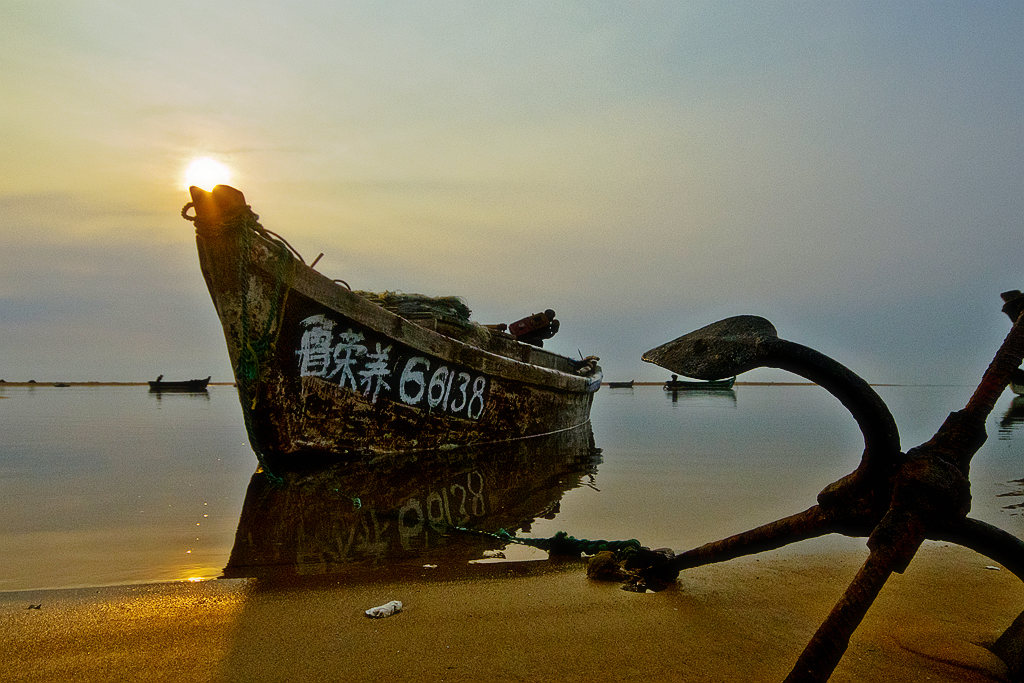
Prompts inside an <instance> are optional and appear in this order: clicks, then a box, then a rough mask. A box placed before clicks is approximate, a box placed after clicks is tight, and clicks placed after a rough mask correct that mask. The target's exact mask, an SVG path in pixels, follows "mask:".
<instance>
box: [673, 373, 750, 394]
mask: <svg viewBox="0 0 1024 683" xmlns="http://www.w3.org/2000/svg"><path fill="white" fill-rule="evenodd" d="M735 382H736V378H735V377H726V378H725V379H716V380H710V381H701V380H686V379H678V378H677V377H676V376H675V375H672V379H670V380H668V381H667V382H665V386H664V389H665V391H708V390H722V389H732V385H733V384H734V383H735Z"/></svg>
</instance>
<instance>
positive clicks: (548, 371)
mask: <svg viewBox="0 0 1024 683" xmlns="http://www.w3.org/2000/svg"><path fill="white" fill-rule="evenodd" d="M190 194H191V196H192V201H191V202H189V203H188V204H186V206H185V208H184V209H183V210H182V216H183V217H185V218H186V219H188V220H191V221H193V222H194V224H195V228H196V243H197V247H198V250H199V262H200V266H201V268H202V272H203V276H204V277H205V279H206V284H207V287H208V288H209V291H210V296H211V297H212V299H213V303H214V307H215V308H216V310H217V314H218V316H219V317H220V321H221V325H222V327H223V329H224V336H225V339H226V341H227V348H228V356H229V357H230V360H231V365H232V368H233V370H234V374H235V380H236V385H237V387H238V394H239V399H240V401H241V404H242V412H243V414H244V417H245V424H246V428H247V431H248V433H249V440H250V444H251V445H252V447H253V449H254V450H255V451H256V455H257V457H259V458H260V462H261V463H263V464H264V465H265V466H269V467H270V468H271V469H276V468H281V467H285V468H287V467H290V466H292V465H296V466H297V465H299V464H305V463H306V462H308V461H309V460H310V458H311V457H312V458H315V459H321V460H322V458H324V457H327V458H331V459H338V458H345V459H352V458H359V457H364V456H365V455H366V454H373V453H389V452H408V451H424V450H433V449H439V448H451V447H459V446H467V445H473V444H486V443H495V442H505V441H512V440H516V439H522V438H525V437H532V436H538V435H542V434H550V433H553V432H558V431H562V430H568V429H574V428H580V427H582V426H584V425H586V424H588V423H589V420H590V407H591V404H592V402H593V395H594V392H595V391H597V389H598V388H599V387H600V384H601V370H600V367H599V366H598V365H597V363H596V361H597V358H596V357H588V358H586V359H582V360H575V359H572V358H568V357H565V356H561V355H558V354H555V353H552V352H550V351H546V350H544V349H543V348H540V347H539V346H537V345H534V344H526V343H522V342H520V341H517V340H516V338H515V337H514V336H513V335H511V334H509V333H507V332H503V331H500V329H499V328H501V327H502V326H491V327H489V326H483V325H477V324H474V323H469V322H468V321H464V320H458V319H451V318H450V317H446V316H444V315H442V314H437V315H432V314H430V313H429V312H428V313H424V314H422V315H419V316H413V315H411V314H410V315H408V316H407V315H400V314H398V313H396V312H394V311H392V310H388V308H386V307H384V306H383V305H381V303H386V302H384V301H382V300H381V299H379V298H375V297H373V296H364V295H363V294H360V293H357V292H353V291H351V290H350V289H349V288H348V286H347V285H346V284H344V283H339V281H335V280H332V279H331V278H329V277H327V276H325V275H323V274H321V273H319V272H317V271H316V270H314V269H313V267H312V266H309V265H306V264H305V262H304V261H303V260H302V259H301V257H300V256H299V255H298V253H297V252H295V250H294V249H292V248H291V246H290V245H289V244H288V243H287V242H286V241H285V240H284V239H283V238H281V237H280V236H278V235H276V234H275V233H272V232H270V231H269V230H266V229H265V228H263V226H262V225H260V223H259V222H258V216H256V214H254V213H253V212H252V211H251V210H250V208H249V207H248V206H247V205H246V203H245V197H244V196H243V195H242V193H241V192H239V191H238V190H236V189H234V188H231V187H228V186H226V185H218V186H217V187H215V188H214V189H213V191H212V192H207V191H205V190H202V189H200V188H197V187H192V188H190ZM190 209H194V215H190V214H189V210H190ZM315 263H316V261H314V262H313V264H314V265H315ZM542 317H544V318H545V320H546V323H547V325H548V332H549V333H550V332H551V331H552V330H553V329H554V328H555V327H557V326H556V325H553V324H552V322H551V321H550V320H547V316H546V315H543V316H542ZM535 327H536V326H530V329H531V332H529V334H531V335H533V334H536V329H535Z"/></svg>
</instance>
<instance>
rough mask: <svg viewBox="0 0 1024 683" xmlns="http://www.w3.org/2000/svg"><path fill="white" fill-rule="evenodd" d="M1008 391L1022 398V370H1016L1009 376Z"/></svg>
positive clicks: (1023, 382)
mask: <svg viewBox="0 0 1024 683" xmlns="http://www.w3.org/2000/svg"><path fill="white" fill-rule="evenodd" d="M1010 391H1012V392H1013V393H1015V394H1017V395H1018V396H1024V370H1021V369H1020V368H1017V369H1016V370H1014V371H1013V373H1011V374H1010Z"/></svg>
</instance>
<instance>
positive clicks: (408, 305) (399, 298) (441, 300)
mask: <svg viewBox="0 0 1024 683" xmlns="http://www.w3.org/2000/svg"><path fill="white" fill-rule="evenodd" d="M356 294H358V295H359V296H361V297H363V298H364V299H369V300H370V301H372V302H373V303H375V304H377V305H378V306H381V307H382V308H386V309H387V310H389V311H391V312H392V313H395V314H397V315H400V316H402V317H403V318H406V319H407V320H416V319H417V318H435V319H439V320H442V321H444V322H447V323H452V324H456V325H466V326H468V325H470V324H471V323H470V321H469V316H470V313H471V311H470V310H469V306H467V305H466V304H465V302H464V301H463V300H462V299H460V298H459V297H457V296H426V295H425V294H407V293H405V292H361V291H360V292H356Z"/></svg>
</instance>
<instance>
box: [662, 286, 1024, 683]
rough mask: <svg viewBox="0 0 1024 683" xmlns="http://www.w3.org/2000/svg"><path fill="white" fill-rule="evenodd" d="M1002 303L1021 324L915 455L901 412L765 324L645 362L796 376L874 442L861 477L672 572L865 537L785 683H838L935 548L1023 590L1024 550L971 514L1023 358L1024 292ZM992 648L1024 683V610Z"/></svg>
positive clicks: (739, 320)
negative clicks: (974, 468) (821, 539)
mask: <svg viewBox="0 0 1024 683" xmlns="http://www.w3.org/2000/svg"><path fill="white" fill-rule="evenodd" d="M1002 298H1003V301H1004V306H1003V311H1004V312H1005V313H1006V314H1007V315H1008V316H1009V317H1010V320H1011V321H1013V327H1012V328H1011V330H1010V332H1009V334H1008V335H1007V337H1006V338H1005V340H1004V341H1003V343H1002V345H1001V346H1000V348H999V350H998V351H997V352H996V354H995V357H994V358H993V360H992V362H991V364H990V365H989V367H988V369H987V370H986V371H985V374H984V375H983V376H982V379H981V381H980V383H979V384H978V387H977V389H976V390H975V391H974V393H973V395H972V396H971V398H970V400H969V401H968V402H967V405H966V406H965V407H964V408H963V409H962V410H959V411H956V412H953V413H950V415H949V416H948V417H947V418H946V420H945V422H944V423H943V424H942V425H941V427H940V428H939V430H938V431H937V432H936V433H935V435H934V436H933V437H932V438H931V439H930V440H928V441H927V442H925V443H923V444H921V445H920V446H917V447H916V448H912V449H910V450H908V451H906V452H905V453H904V452H902V451H901V449H900V441H899V432H898V430H897V427H896V423H895V420H894V419H893V417H892V414H891V413H890V411H889V409H888V407H887V406H886V405H885V403H884V401H882V399H881V397H879V396H878V394H877V393H875V391H874V389H872V388H871V386H870V385H869V384H868V383H867V382H865V381H864V380H863V379H861V378H860V377H859V376H857V375H856V374H854V373H853V372H852V371H850V370H849V369H847V368H846V367H845V366H843V365H841V364H840V363H838V362H836V361H835V360H833V359H831V358H829V357H828V356H825V355H824V354H822V353H819V352H818V351H815V350H814V349H811V348H808V347H806V346H802V345H800V344H796V343H794V342H790V341H786V340H784V339H781V338H779V336H778V334H777V332H776V330H775V327H774V326H773V325H772V324H771V323H770V322H769V321H767V320H765V319H764V318H760V317H757V316H752V315H743V316H737V317H733V318H727V319H725V320H721V321H719V322H716V323H713V324H711V325H708V326H706V327H703V328H701V329H699V330H696V331H694V332H691V333H689V334H687V335H684V336H682V337H679V338H678V339H675V340H673V341H671V342H668V343H666V344H662V345H661V346H659V347H657V348H654V349H651V350H650V351H648V352H646V353H645V354H643V356H642V358H643V360H645V361H648V362H651V363H655V364H657V365H660V366H662V367H664V368H667V369H668V370H670V371H672V372H678V373H679V374H682V375H687V376H689V377H695V378H697V379H704V380H714V379H721V378H723V377H731V376H733V375H737V374H739V373H742V372H746V371H748V370H752V369H754V368H758V367H771V368H780V369H783V370H787V371H789V372H792V373H794V374H797V375H799V376H801V377H804V378H806V379H809V380H811V381H812V382H815V383H816V384H819V385H821V386H822V387H823V388H825V389H826V390H827V391H829V393H831V394H832V395H834V396H835V397H836V398H838V399H839V400H840V402H842V404H843V405H844V406H845V407H846V408H847V409H848V410H849V411H850V413H851V414H852V415H853V417H854V419H855V420H856V421H857V424H858V426H859V427H860V430H861V432H862V434H863V436H864V452H863V455H862V456H861V461H860V463H859V465H858V466H857V468H856V469H855V470H854V471H853V472H851V473H850V474H848V475H846V476H845V477H843V478H841V479H839V480H838V481H836V482H834V483H832V484H830V485H829V486H827V487H826V488H825V489H824V490H822V491H821V493H819V494H818V496H817V503H816V504H815V505H812V506H811V507H809V508H808V509H806V510H804V511H803V512H799V513H796V514H794V515H791V516H789V517H785V518H783V519H779V520H776V521H774V522H770V523H768V524H765V525H763V526H759V527H757V528H755V529H751V530H749V531H746V532H743V533H740V534H736V535H734V536H730V537H728V538H725V539H722V540H719V541H715V542H712V543H707V544H705V545H702V546H699V547H696V548H693V549H691V550H687V551H685V552H682V553H679V554H677V555H675V557H674V558H673V559H672V564H671V569H672V570H674V571H677V572H678V571H681V570H684V569H688V568H691V567H697V566H700V565H704V564H711V563H715V562H722V561H725V560H729V559H733V558H736V557H740V556H743V555H750V554H755V553H759V552H763V551H765V550H771V549H774V548H780V547H782V546H784V545H788V544H790V543H795V542H798V541H801V540H806V539H810V538H815V537H818V536H823V535H826V534H830V533H839V534H843V535H847V536H857V537H866V538H867V546H868V551H869V552H868V557H867V559H866V560H865V562H864V564H863V565H862V566H861V568H860V570H859V571H858V573H857V574H856V576H855V577H854V578H853V580H852V582H851V583H850V585H849V586H848V587H847V589H846V591H845V593H844V594H843V596H842V597H841V598H840V600H839V601H838V602H837V603H836V605H835V606H834V607H833V609H832V611H831V612H830V613H829V615H828V616H827V617H826V618H825V620H824V621H823V622H822V624H821V626H820V627H819V628H818V630H817V631H816V632H815V634H814V635H813V636H812V638H811V640H810V642H809V643H808V644H807V646H806V647H805V648H804V651H803V652H802V653H801V654H800V656H799V658H798V659H797V661H796V663H795V665H794V666H793V668H792V670H791V671H790V673H789V675H788V676H787V678H786V680H787V681H825V680H827V679H828V678H829V677H830V676H831V675H832V672H833V671H834V670H835V667H836V666H837V665H838V663H839V661H840V659H841V658H842V656H843V654H844V653H845V652H846V649H847V647H848V646H849V642H850V637H851V636H852V635H853V633H854V631H855V630H856V629H857V627H858V626H859V625H860V623H861V621H862V620H863V618H864V616H865V614H866V613H867V611H868V609H869V608H870V607H871V604H872V603H873V602H874V599H875V597H876V596H877V595H878V594H879V592H880V591H881V590H882V588H883V586H884V585H885V583H886V581H887V580H888V579H889V577H890V576H891V575H892V573H893V572H896V573H902V572H903V571H904V570H905V569H906V568H907V566H908V565H909V564H910V562H911V560H912V559H913V558H914V555H915V554H916V553H917V550H918V548H919V547H920V546H921V544H922V543H923V542H924V541H925V539H931V540H939V541H949V542H953V543H956V544H958V545H962V546H965V547H967V548H970V549H972V550H974V551H976V552H978V553H981V554H983V555H986V556H988V557H989V558H991V559H993V560H995V561H996V562H998V563H1000V564H1002V565H1003V566H1004V567H1005V568H1006V569H1008V570H1009V571H1011V572H1012V573H1013V574H1015V575H1016V576H1017V577H1018V578H1020V579H1021V580H1022V581H1024V541H1021V539H1019V538H1017V537H1016V536H1014V535H1012V534H1010V533H1008V532H1006V531H1004V530H1002V529H1000V528H998V527H996V526H993V525H991V524H988V523H986V522H982V521H980V520H977V519H972V518H971V517H968V516H967V515H968V513H969V511H970V507H971V493H970V480H969V468H970V462H971V458H972V457H973V456H974V454H975V453H976V452H977V451H978V449H979V448H980V447H981V446H982V444H983V443H984V442H985V439H986V438H987V434H986V432H985V420H986V418H987V417H988V415H989V413H990V412H991V411H992V409H993V408H994V407H995V403H996V401H997V400H998V398H999V396H1000V395H1001V394H1002V393H1003V390H1004V389H1005V388H1006V386H1007V384H1008V383H1009V380H1010V377H1011V375H1012V374H1013V373H1014V371H1016V370H1017V369H1018V368H1019V367H1020V366H1021V362H1022V360H1024V315H1022V313H1024V294H1021V292H1019V291H1016V290H1014V291H1010V292H1004V293H1003V294H1002ZM993 650H994V651H995V652H996V654H997V655H999V656H1000V657H1002V658H1003V660H1004V661H1006V663H1007V666H1008V668H1009V669H1010V671H1011V674H1012V675H1014V676H1016V677H1024V656H1022V655H1021V651H1022V650H1024V613H1022V614H1021V616H1020V617H1018V618H1017V620H1016V621H1015V622H1014V624H1013V625H1012V626H1011V627H1010V628H1009V629H1008V630H1007V631H1006V633H1004V634H1003V636H1002V637H1001V638H1000V639H999V641H997V643H996V644H995V646H994V647H993ZM1015 680H1017V678H1015Z"/></svg>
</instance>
